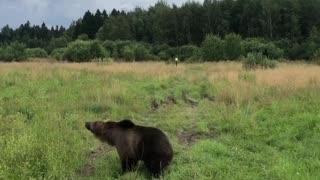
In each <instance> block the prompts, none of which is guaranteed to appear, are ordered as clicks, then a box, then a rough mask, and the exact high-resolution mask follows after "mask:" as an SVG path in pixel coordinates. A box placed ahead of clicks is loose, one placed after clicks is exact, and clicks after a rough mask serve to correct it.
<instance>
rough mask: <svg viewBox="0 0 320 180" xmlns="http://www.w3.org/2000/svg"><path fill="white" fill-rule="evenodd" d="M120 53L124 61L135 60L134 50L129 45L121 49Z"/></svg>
mask: <svg viewBox="0 0 320 180" xmlns="http://www.w3.org/2000/svg"><path fill="white" fill-rule="evenodd" d="M122 55H123V58H124V59H125V60H126V61H134V60H135V50H134V48H133V47H131V46H125V47H124V49H123V53H122Z"/></svg>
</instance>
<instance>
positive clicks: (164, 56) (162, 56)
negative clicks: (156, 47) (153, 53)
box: [158, 51, 170, 61]
mask: <svg viewBox="0 0 320 180" xmlns="http://www.w3.org/2000/svg"><path fill="white" fill-rule="evenodd" d="M158 56H159V58H160V59H161V60H164V61H167V60H169V59H170V55H169V54H168V53H167V51H161V52H160V53H159V54H158Z"/></svg>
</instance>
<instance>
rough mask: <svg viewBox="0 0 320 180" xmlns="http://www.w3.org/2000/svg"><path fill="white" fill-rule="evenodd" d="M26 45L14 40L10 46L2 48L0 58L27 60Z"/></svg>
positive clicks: (4, 59) (5, 59)
mask: <svg viewBox="0 0 320 180" xmlns="http://www.w3.org/2000/svg"><path fill="white" fill-rule="evenodd" d="M25 47H26V46H25V45H24V44H22V43H18V42H13V43H11V44H10V45H9V46H6V47H5V48H1V49H0V60H3V61H23V60H26V58H27V57H26V52H25Z"/></svg>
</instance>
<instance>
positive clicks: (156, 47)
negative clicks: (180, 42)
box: [151, 44, 170, 55]
mask: <svg viewBox="0 0 320 180" xmlns="http://www.w3.org/2000/svg"><path fill="white" fill-rule="evenodd" d="M169 48H170V46H168V45H166V44H156V45H154V46H152V49H151V52H152V54H155V55H159V54H160V53H161V52H165V51H167V50H168V49H169Z"/></svg>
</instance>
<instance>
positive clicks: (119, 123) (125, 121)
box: [118, 119, 135, 128]
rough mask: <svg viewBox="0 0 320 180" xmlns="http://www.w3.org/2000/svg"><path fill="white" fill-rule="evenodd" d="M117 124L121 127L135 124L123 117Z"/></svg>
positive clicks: (130, 126) (129, 126)
mask: <svg viewBox="0 0 320 180" xmlns="http://www.w3.org/2000/svg"><path fill="white" fill-rule="evenodd" d="M118 125H119V126H120V127H122V128H132V127H134V126H135V124H134V123H133V122H132V121H131V120H129V119H124V120H122V121H120V122H118Z"/></svg>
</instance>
